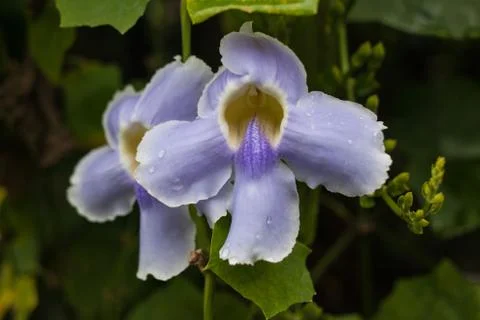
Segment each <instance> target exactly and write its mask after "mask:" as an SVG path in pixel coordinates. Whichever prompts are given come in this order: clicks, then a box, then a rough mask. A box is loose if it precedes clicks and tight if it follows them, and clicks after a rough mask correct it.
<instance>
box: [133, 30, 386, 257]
mask: <svg viewBox="0 0 480 320" xmlns="http://www.w3.org/2000/svg"><path fill="white" fill-rule="evenodd" d="M220 53H221V55H222V63H223V67H222V68H220V69H219V71H218V72H217V73H216V75H215V76H214V78H213V79H212V80H211V81H210V82H209V83H208V84H207V86H206V87H205V89H204V91H203V93H202V96H201V98H200V100H199V105H198V115H199V118H198V119H196V120H194V121H191V122H188V121H170V122H166V123H163V124H161V125H158V126H156V127H154V128H153V129H152V130H151V131H149V132H148V133H147V134H146V135H145V137H144V139H143V140H142V142H141V143H140V145H139V147H138V152H137V161H138V162H139V166H138V167H137V170H136V172H135V177H136V178H137V181H139V183H140V184H141V185H142V186H143V187H144V188H145V189H146V190H148V192H149V193H150V194H152V195H153V196H155V197H156V198H157V199H159V200H160V201H162V202H164V203H165V204H167V205H169V206H179V205H184V204H187V203H196V202H198V201H200V200H204V199H207V198H210V197H212V196H215V195H216V194H217V193H218V192H219V190H221V189H222V188H223V186H224V185H225V184H226V183H227V184H228V183H229V181H230V179H231V177H232V175H233V180H234V189H233V194H232V201H231V208H230V212H231V215H232V224H231V227H230V231H229V234H228V237H227V239H226V241H225V243H224V245H223V247H222V249H221V251H220V257H221V258H222V259H225V260H228V261H229V263H230V264H253V263H254V262H255V261H257V260H266V261H270V262H278V261H281V260H282V259H284V258H285V257H286V256H287V255H288V254H289V253H290V252H291V251H292V248H293V246H294V244H295V239H296V237H297V235H298V231H299V200H298V194H297V190H296V185H295V178H296V179H298V180H300V181H303V182H305V183H306V184H307V185H308V186H310V187H311V188H315V187H317V186H318V185H323V186H325V188H327V189H328V190H330V191H332V192H339V193H342V194H344V195H347V196H359V195H364V194H369V193H372V192H374V191H375V190H376V189H377V188H378V187H380V186H381V185H382V184H383V183H384V182H385V180H386V179H387V171H388V169H389V166H390V164H391V159H390V157H389V155H387V154H386V153H385V149H384V145H383V133H382V130H383V129H384V128H385V127H384V126H383V124H382V123H381V122H378V121H377V117H376V115H375V114H374V113H373V112H371V111H369V110H367V109H365V108H363V107H362V106H361V105H359V104H356V103H353V102H349V101H342V100H339V99H336V98H334V97H331V96H328V95H326V94H324V93H321V92H310V93H308V89H307V84H306V73H305V69H304V67H303V65H302V63H301V62H300V60H299V59H298V58H297V57H296V55H295V54H294V53H293V52H292V51H291V50H290V49H289V48H288V47H286V46H285V45H283V44H282V43H280V42H279V41H278V40H276V39H274V38H272V37H269V36H267V35H265V34H263V33H259V32H256V33H253V32H252V30H251V23H246V24H244V25H243V26H242V28H241V30H240V32H233V33H230V34H228V35H226V36H225V37H224V38H223V39H222V41H221V44H220ZM159 152H160V153H162V155H163V156H162V157H158V156H157V155H158V153H159ZM157 168H163V169H164V170H158V171H156V169H157Z"/></svg>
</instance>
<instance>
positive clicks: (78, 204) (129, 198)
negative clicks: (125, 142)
mask: <svg viewBox="0 0 480 320" xmlns="http://www.w3.org/2000/svg"><path fill="white" fill-rule="evenodd" d="M70 184H71V186H70V187H69V188H68V190H67V198H68V201H69V202H70V203H71V204H72V205H73V206H74V207H75V208H76V209H77V210H78V212H79V214H80V215H82V216H84V217H85V218H87V219H88V220H90V221H92V222H104V221H107V220H113V219H114V218H115V217H117V216H124V215H126V214H127V213H129V212H130V211H131V210H132V206H133V203H134V202H135V191H134V187H133V186H134V181H133V179H132V178H130V176H129V175H128V174H127V173H126V172H125V170H124V169H123V167H122V165H121V164H120V160H119V157H118V154H117V152H116V151H115V150H112V149H111V148H109V147H102V148H98V149H95V150H92V151H91V152H90V153H88V154H87V155H86V156H85V157H84V158H83V159H82V160H80V162H79V163H78V164H77V166H76V167H75V170H74V172H73V175H72V176H71V178H70Z"/></svg>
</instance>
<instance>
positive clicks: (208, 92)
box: [198, 67, 250, 118]
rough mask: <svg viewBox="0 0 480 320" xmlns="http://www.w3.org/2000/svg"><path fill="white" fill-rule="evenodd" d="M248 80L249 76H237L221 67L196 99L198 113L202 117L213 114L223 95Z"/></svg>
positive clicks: (226, 94)
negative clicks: (198, 98) (197, 99)
mask: <svg viewBox="0 0 480 320" xmlns="http://www.w3.org/2000/svg"><path fill="white" fill-rule="evenodd" d="M248 82H250V78H249V76H239V75H236V74H234V73H232V72H230V71H228V69H225V68H224V67H221V68H220V69H219V70H218V71H217V73H216V74H215V75H214V77H213V78H212V80H210V81H209V82H208V83H207V85H206V86H205V89H204V90H203V93H202V96H201V97H200V100H199V101H198V115H199V116H200V117H202V118H206V117H209V116H211V115H213V114H214V113H215V111H216V110H217V109H218V108H219V107H220V105H221V103H222V100H223V99H224V97H226V96H228V95H229V93H231V92H233V91H235V90H236V89H238V88H240V87H242V86H243V85H245V84H246V83H248Z"/></svg>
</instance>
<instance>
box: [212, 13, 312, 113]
mask: <svg viewBox="0 0 480 320" xmlns="http://www.w3.org/2000/svg"><path fill="white" fill-rule="evenodd" d="M247 23H248V22H247ZM246 29H248V28H242V31H245V30H246ZM220 54H221V55H222V64H223V65H224V66H225V68H227V69H228V70H229V71H231V72H233V73H235V74H237V75H249V76H250V78H251V79H252V81H253V82H255V83H256V84H257V85H259V86H266V87H272V88H279V89H280V91H282V92H283V93H285V94H286V100H287V101H288V102H289V104H295V103H296V102H297V100H298V99H300V97H301V96H303V95H304V94H305V93H307V74H306V72H305V67H304V66H303V64H302V63H301V61H300V60H299V59H298V57H297V56H296V55H295V53H294V52H293V51H292V50H291V49H290V48H288V47H287V46H286V45H284V44H283V43H281V42H280V41H278V40H277V39H275V38H272V37H270V36H268V35H266V34H263V33H260V32H255V33H249V32H232V33H229V34H227V35H226V36H225V37H224V38H223V39H222V40H221V42H220Z"/></svg>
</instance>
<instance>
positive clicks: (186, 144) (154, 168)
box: [135, 119, 232, 207]
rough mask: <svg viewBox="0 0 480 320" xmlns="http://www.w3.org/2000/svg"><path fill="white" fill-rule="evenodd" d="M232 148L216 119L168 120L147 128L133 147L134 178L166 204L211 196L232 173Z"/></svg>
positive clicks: (182, 203)
mask: <svg viewBox="0 0 480 320" xmlns="http://www.w3.org/2000/svg"><path fill="white" fill-rule="evenodd" d="M231 159H232V151H230V149H229V147H228V146H227V144H226V142H225V139H224V137H223V135H222V133H221V131H220V128H219V126H218V123H217V119H198V120H195V121H193V122H187V121H169V122H166V123H162V124H160V125H158V126H156V127H154V128H153V129H152V130H150V131H148V132H147V133H146V134H145V136H144V137H143V139H142V142H140V145H139V146H138V149H137V161H138V162H139V166H138V168H137V170H136V172H135V177H136V178H137V181H138V182H139V183H140V184H141V185H142V186H143V187H144V188H145V189H146V190H147V191H148V192H149V193H150V194H151V195H153V196H154V197H155V198H157V199H158V200H159V201H161V202H163V203H165V204H166V205H168V206H170V207H177V206H180V205H184V204H189V203H197V202H198V201H200V200H205V199H208V198H211V197H213V196H215V195H216V194H217V193H218V192H219V191H220V189H221V188H222V187H223V186H224V185H225V183H226V182H227V180H228V179H229V178H230V176H231V173H232V168H231Z"/></svg>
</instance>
